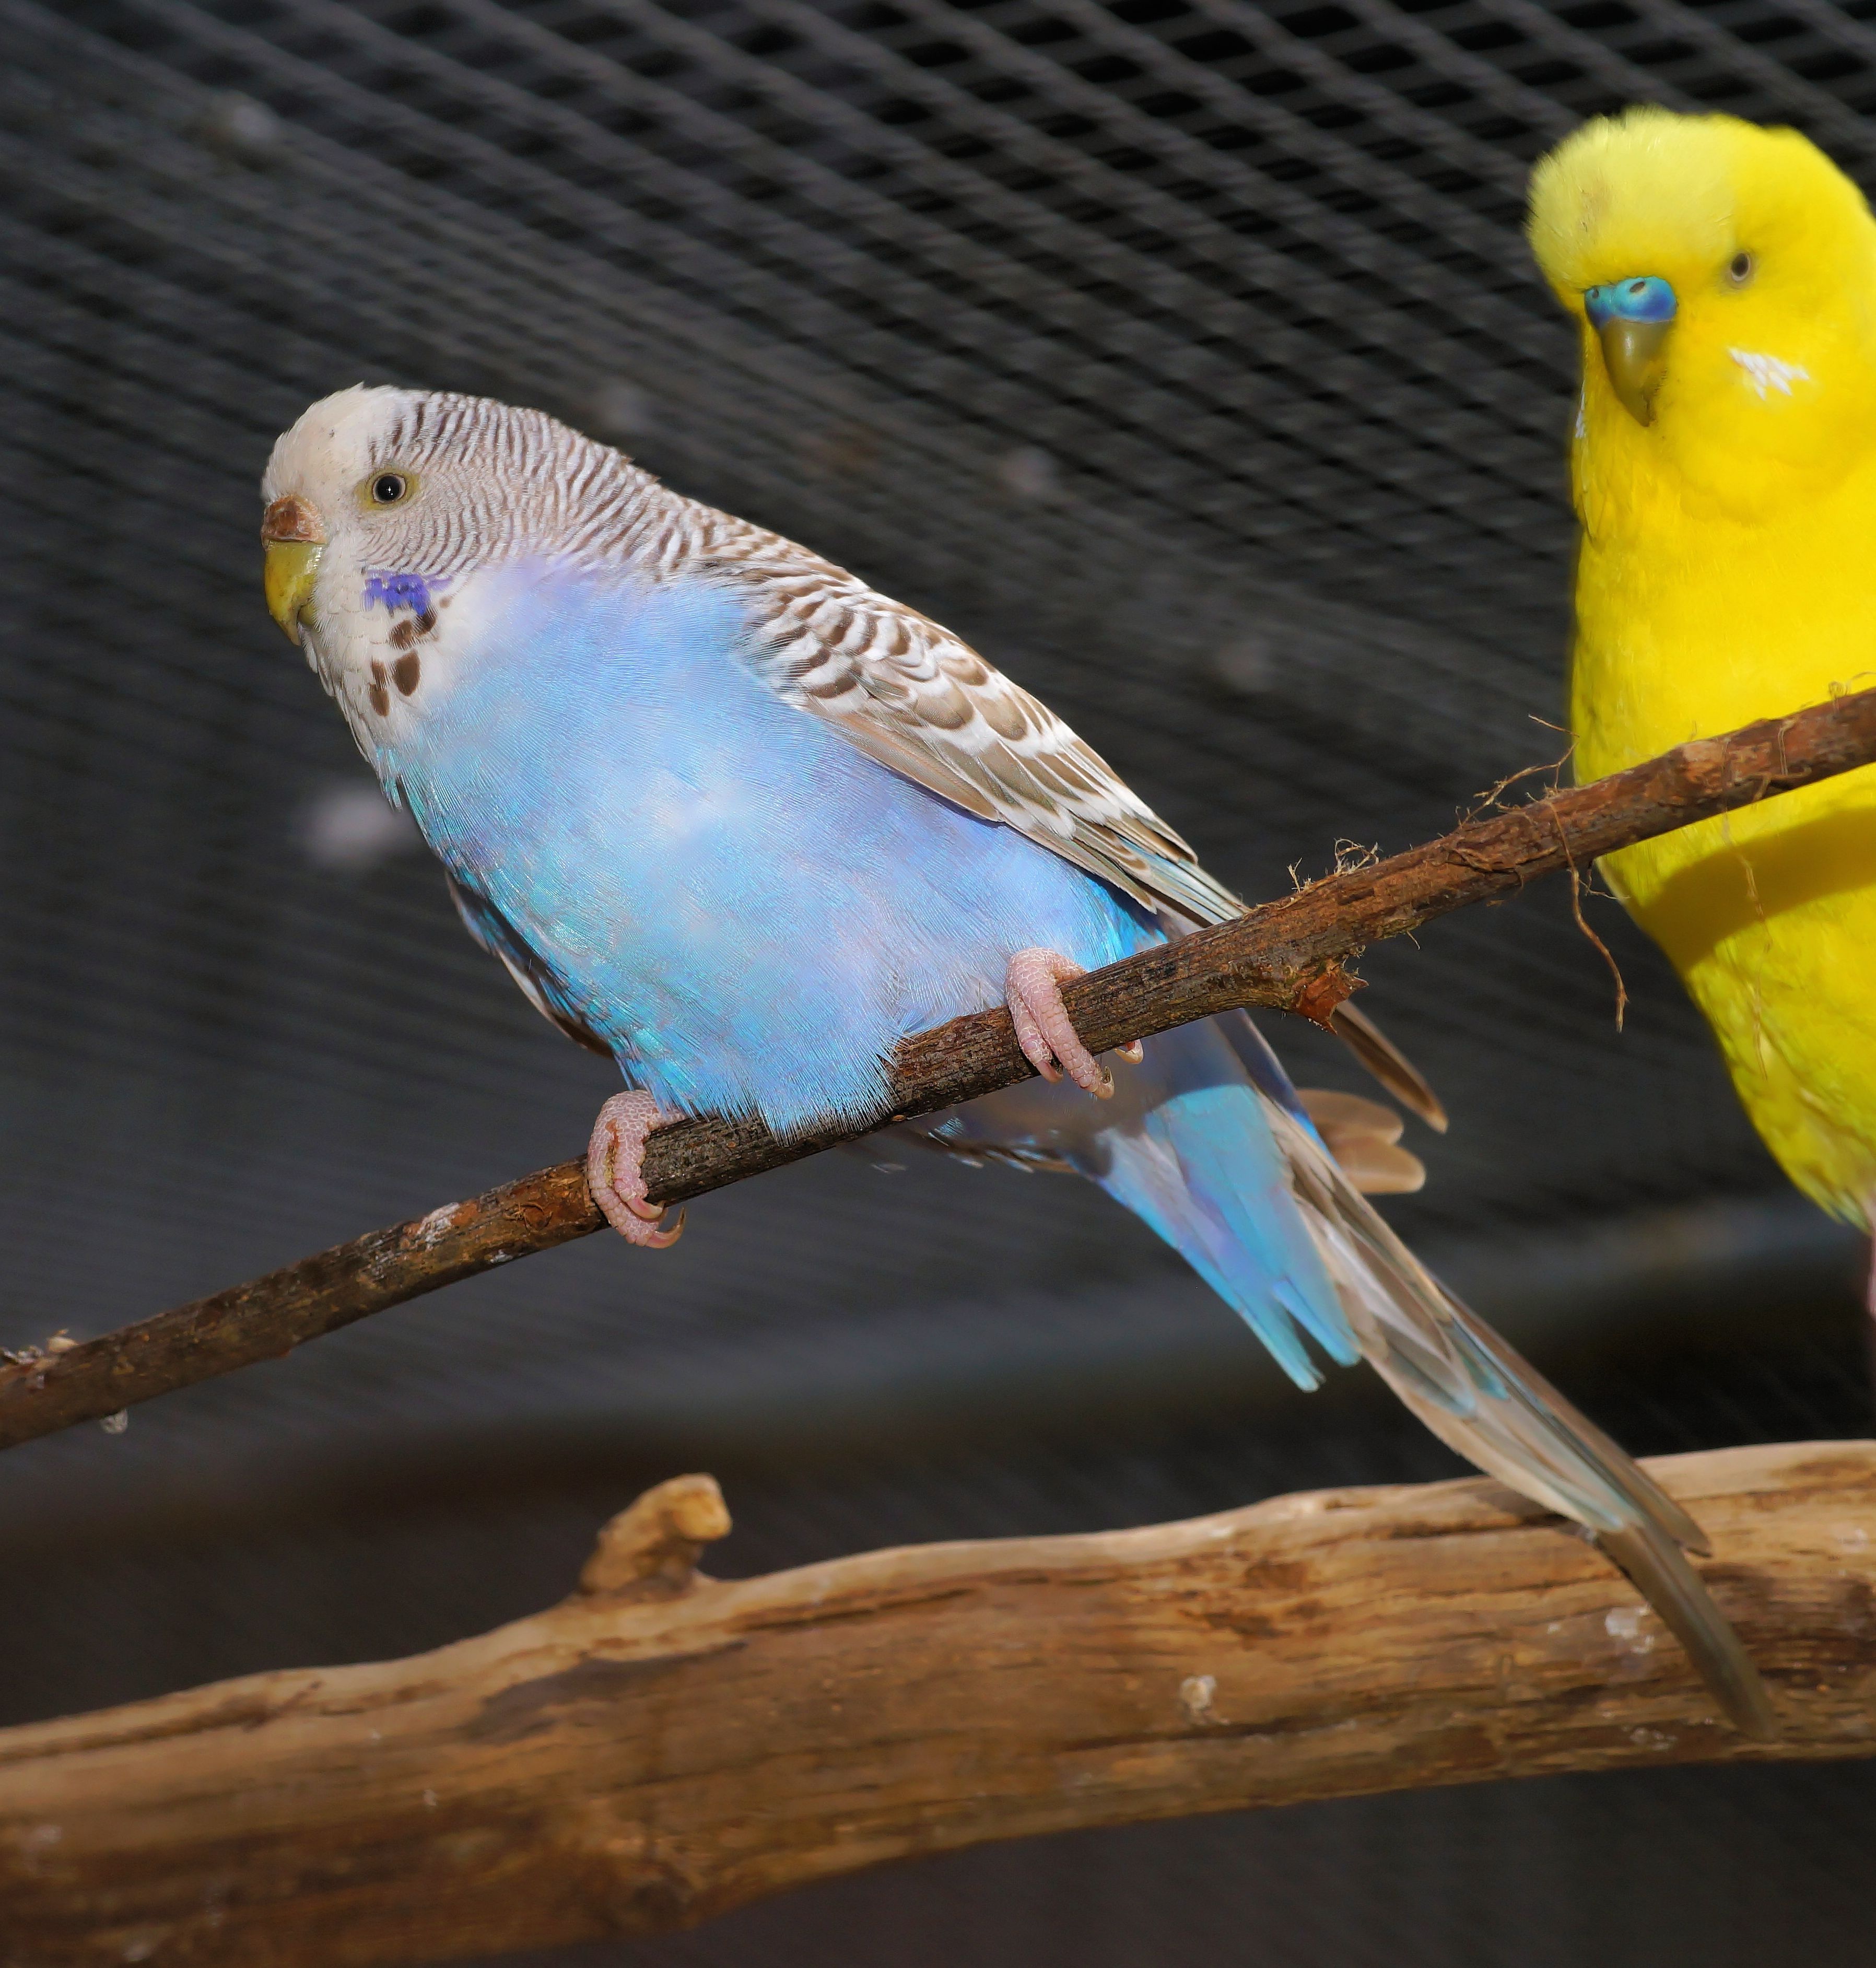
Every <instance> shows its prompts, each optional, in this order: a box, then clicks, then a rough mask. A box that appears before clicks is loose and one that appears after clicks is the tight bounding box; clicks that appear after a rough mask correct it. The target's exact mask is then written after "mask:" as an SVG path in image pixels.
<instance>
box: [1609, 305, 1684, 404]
mask: <svg viewBox="0 0 1876 1968" xmlns="http://www.w3.org/2000/svg"><path fill="white" fill-rule="evenodd" d="M1673 329H1674V323H1673V322H1671V321H1629V320H1625V319H1623V318H1622V316H1612V317H1611V318H1610V319H1609V320H1607V321H1606V322H1603V325H1602V326H1601V328H1599V329H1598V330H1597V331H1596V339H1597V340H1598V341H1600V342H1601V343H1602V345H1603V367H1604V368H1605V369H1606V370H1607V371H1609V386H1610V387H1611V388H1612V389H1613V390H1614V391H1615V392H1616V401H1617V402H1618V403H1620V404H1621V405H1622V408H1623V409H1625V410H1626V411H1627V412H1628V413H1629V416H1632V417H1633V418H1634V419H1635V422H1637V423H1638V424H1651V423H1652V422H1654V397H1655V393H1656V392H1657V391H1658V390H1659V389H1660V388H1661V383H1662V380H1663V379H1664V377H1666V375H1667V338H1668V335H1669V334H1670V333H1671V332H1672V330H1673Z"/></svg>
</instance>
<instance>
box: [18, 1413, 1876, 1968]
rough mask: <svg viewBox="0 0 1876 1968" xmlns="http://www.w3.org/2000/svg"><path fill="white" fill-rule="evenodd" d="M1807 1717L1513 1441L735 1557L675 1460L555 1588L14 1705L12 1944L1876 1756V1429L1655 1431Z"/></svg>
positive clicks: (56, 1966) (114, 1951) (694, 1884)
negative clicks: (1426, 1472)
mask: <svg viewBox="0 0 1876 1968" xmlns="http://www.w3.org/2000/svg"><path fill="white" fill-rule="evenodd" d="M1651 1467H1652V1468H1653V1469H1654V1473H1655V1474H1656V1475H1657V1476H1658V1478H1660V1479H1661V1481H1662V1482H1663V1483H1664V1484H1665V1485H1666V1487H1667V1488H1668V1489H1669V1490H1671V1491H1673V1492H1674V1494H1676V1495H1677V1496H1678V1497H1680V1498H1681V1499H1683V1500H1684V1501H1686V1502H1687V1503H1688V1504H1691V1505H1692V1506H1693V1507H1694V1509H1695V1510H1696V1513H1697V1514H1698V1516H1699V1517H1700V1521H1701V1523H1703V1525H1705V1526H1706V1528H1707V1529H1708V1530H1709V1532H1710V1533H1712V1535H1713V1543H1714V1547H1715V1556H1714V1558H1713V1560H1712V1561H1711V1562H1708V1563H1706V1564H1705V1565H1703V1571H1704V1572H1705V1575H1706V1579H1707V1581H1708V1582H1709V1584H1710V1585H1711V1586H1712V1588H1713V1591H1714V1592H1715V1594H1716V1596H1717V1597H1718V1598H1719V1602H1720V1604H1721V1605H1722V1607H1723V1608H1724V1609H1725V1610H1726V1614H1727V1615H1728V1617H1729V1618H1731V1619H1732V1620H1733V1621H1734V1622H1735V1624H1736V1625H1737V1626H1738V1627H1739V1630H1740V1632H1741V1633H1742V1635H1743V1636H1744V1637H1745V1641H1746V1644H1747V1646H1748V1647H1749V1648H1750V1649H1751V1652H1752V1653H1753V1654H1754V1656H1755V1658H1756V1659H1758V1662H1759V1663H1760V1665H1761V1667H1762V1668H1763V1669H1764V1672H1765V1675H1766V1678H1767V1680H1768V1682H1769V1683H1770V1684H1771V1688H1772V1690H1773V1692H1774V1699H1775V1701H1776V1702H1777V1707H1778V1711H1779V1716H1780V1720H1781V1724H1782V1726H1783V1729H1784V1740H1783V1741H1782V1742H1781V1743H1778V1744H1776V1745H1774V1746H1769V1747H1768V1746H1765V1745H1763V1744H1755V1743H1747V1742H1745V1741H1744V1740H1742V1739H1741V1738H1740V1737H1738V1736H1736V1735H1735V1734H1734V1733H1732V1730H1729V1728H1728V1727H1726V1725H1725V1724H1723V1723H1722V1722H1721V1721H1720V1720H1719V1718H1718V1717H1717V1716H1716V1714H1715V1713H1714V1711H1713V1707H1712V1704H1711V1702H1710V1701H1709V1698H1708V1697H1707V1695H1706V1693H1705V1691H1703V1689H1702V1688H1700V1685H1699V1684H1698V1683H1697V1682H1696V1681H1695V1680H1694V1678H1693V1674H1692V1672H1691V1671H1690V1669H1689V1667H1688V1665H1687V1660H1686V1657H1685V1656H1684V1654H1683V1653H1682V1652H1681V1651H1680V1649H1679V1648H1678V1647H1677V1646H1675V1645H1674V1643H1672V1641H1671V1639H1669V1638H1668V1637H1667V1635H1666V1634H1665V1633H1664V1631H1663V1630H1662V1628H1661V1627H1660V1625H1659V1624H1658V1623H1657V1622H1656V1620H1654V1617H1653V1616H1652V1615H1651V1614H1649V1613H1648V1611H1647V1610H1645V1608H1644V1607H1642V1605H1641V1603H1640V1602H1639V1601H1638V1600H1637V1598H1636V1597H1635V1594H1634V1593H1633V1591H1632V1590H1631V1589H1630V1588H1629V1586H1628V1585H1627V1584H1625V1582H1624V1581H1623V1580H1622V1578H1620V1577H1619V1576H1618V1575H1616V1573H1615V1572H1614V1571H1612V1569H1611V1568H1609V1565H1606V1563H1605V1562H1603V1560H1602V1559H1599V1557H1598V1556H1597V1555H1596V1552H1594V1551H1593V1550H1592V1549H1590V1548H1589V1547H1588V1546H1587V1545H1585V1544H1583V1543H1582V1542H1580V1541H1579V1540H1578V1539H1577V1538H1575V1537H1574V1536H1572V1535H1570V1533H1567V1531H1566V1530H1565V1529H1563V1528H1562V1527H1561V1526H1559V1525H1558V1524H1557V1522H1556V1521H1555V1520H1554V1519H1548V1518H1544V1517H1542V1516H1540V1515H1539V1514H1538V1513H1537V1512H1535V1510H1534V1509H1533V1508H1532V1507H1530V1506H1528V1505H1526V1504H1523V1503H1522V1501H1521V1500H1519V1499H1517V1498H1515V1497H1512V1496H1511V1495H1510V1494H1509V1493H1508V1492H1506V1491H1502V1490H1500V1489H1499V1488H1497V1487H1495V1486H1493V1485H1492V1484H1489V1483H1485V1482H1481V1481H1467V1482H1455V1483H1443V1484H1433V1485H1431V1486H1429V1487H1422V1488H1401V1489H1370V1490H1351V1491H1331V1492H1325V1493H1321V1494H1315V1495H1310V1496H1297V1497H1283V1498H1280V1499H1279V1500H1276V1501H1274V1502H1272V1503H1267V1504H1260V1505H1258V1506H1256V1507H1253V1508H1251V1509H1249V1510H1238V1511H1234V1512H1232V1513H1229V1514H1227V1515H1225V1516H1217V1517H1209V1518H1204V1519H1201V1520H1198V1521H1196V1522H1194V1523H1181V1524H1170V1525H1165V1526H1159V1527H1156V1528H1154V1529H1147V1530H1138V1531H1128V1532H1121V1533H1112V1534H1108V1535H1105V1536H1090V1537H1067V1538H1039V1539H1019V1540H1015V1541H1012V1542H1004V1543H990V1544H955V1545H940V1546H927V1547H924V1548H922V1549H911V1550H904V1551H885V1552H874V1553H872V1554H870V1555H867V1556H865V1557H861V1558H853V1559H843V1560H840V1561H839V1562H834V1563H831V1564H826V1565H815V1566H812V1567H810V1568H807V1569H805V1570H802V1571H791V1572H784V1573H780V1574H778V1575H774V1576H772V1577H768V1578H755V1579H750V1580H746V1581H739V1582H732V1583H719V1582H716V1581H709V1580H706V1579H704V1578H700V1577H698V1576H697V1575H695V1574H694V1571H693V1567H694V1563H695V1560H696V1557H697V1552H698V1551H699V1549H700V1547H701V1546H703V1545H704V1543H706V1542H708V1541H709V1540H710V1539H713V1538H715V1537H717V1536H721V1535H722V1533H723V1531H724V1530H725V1529H726V1528H727V1525H728V1519H727V1516H726V1514H725V1513H724V1511H723V1505H722V1500H721V1499H720V1497H719V1496H718V1494H717V1493H716V1486H715V1484H713V1483H712V1482H711V1481H710V1479H709V1478H707V1477H688V1478H679V1479H678V1481H676V1482H674V1483H671V1484H665V1485H664V1486H662V1487H661V1488H660V1489H658V1490H655V1491H652V1492H651V1493H650V1494H649V1495H648V1496H646V1497H642V1498H641V1499H640V1500H639V1502H638V1503H637V1504H635V1505H634V1506H633V1507H632V1509H631V1510H629V1511H628V1512H626V1514H625V1515H624V1516H623V1517H621V1518H619V1519H618V1520H615V1522H614V1523H613V1525H612V1526H609V1528H608V1529H607V1531H606V1533H605V1535H604V1536H603V1539H602V1542H601V1545H600V1549H599V1550H598V1551H597V1552H596V1553H595V1554H594V1557H593V1559H592V1560H591V1561H590V1562H589V1564H588V1565H587V1569H586V1572H585V1574H584V1577H583V1579H582V1581H581V1590H580V1591H577V1592H576V1593H575V1594H574V1596H573V1597H571V1598H570V1599H569V1600H568V1601H565V1602H564V1603H563V1604H561V1605H558V1606H556V1607H553V1608H551V1610H548V1611H547V1612H545V1613H542V1614H539V1616H537V1617H534V1618H532V1619H527V1620H520V1621H518V1622H517V1623H516V1624H514V1625H513V1626H509V1627H502V1628H500V1630H497V1631H496V1632H494V1633H489V1634H487V1635H484V1636H482V1637H481V1638H480V1639H473V1640H467V1641H464V1642H463V1643H461V1644H459V1645H457V1646H450V1647H445V1648H444V1649H441V1650H440V1651H438V1652H435V1653H432V1654H426V1655H423V1656H419V1657H418V1658H416V1659H411V1660H403V1661H393V1662H387V1663H382V1664H378V1665H370V1666H364V1667H346V1668H337V1669H313V1670H301V1671H295V1672H284V1673H277V1674H266V1675H255V1676H253V1677H251V1678H248V1679H247V1680H243V1681H236V1682H225V1683H223V1684H222V1685H219V1686H216V1687H212V1688H201V1689H198V1690H196V1691H194V1692H192V1693H189V1694H177V1695H173V1696H170V1697H168V1698H165V1699H163V1700H161V1701H149V1702H143V1703H140V1704H137V1705H136V1706H134V1707H128V1708H121V1709H116V1710H112V1711H108V1712H105V1713H103V1714H95V1715H89V1716H80V1717H75V1718H73V1719H72V1720H66V1721H60V1722H53V1723H48V1724H42V1725H38V1726H35V1727H29V1728H22V1729H15V1730H9V1731H7V1732H5V1733H0V1963H5V1968H104V1964H105V1963H110V1964H112V1968H118V1964H121V1963H126V1962H129V1963H137V1962H142V1961H150V1962H154V1963H159V1964H160V1968H215V1964H223V1963H225V1964H228V1968H236V1964H238V1968H368V1964H376V1963H409V1962H421V1961H430V1960H440V1959H445V1958H448V1957H456V1956H464V1955H473V1954H480V1953H494V1952H497V1951H500V1950H504V1949H513V1948H520V1947H542V1946H546V1945H548V1944H555V1943H559V1942H566V1941H573V1940H581V1939H583V1938H588V1937H597V1936H601V1935H608V1934H642V1933H645V1932H649V1931H655V1930H657V1929H660V1928H668V1927H671V1926H674V1925H678V1924H684V1923H687V1922H690V1921H697V1920H700V1919H703V1918H707V1916H709V1915H712V1914H714V1913H717V1912H720V1911H723V1910H724V1909H725V1908H729V1907H733V1906H735V1905H738V1904H739V1903H740V1902H745V1901H747V1900H750V1899H753V1898H757V1897H758V1896H760V1895H764V1894H767V1893H771V1892H776V1891H778V1890H779V1889H783V1888H785V1887H788V1886H792V1885H799V1884H801V1882H804V1881H807V1880H810V1879H823V1878H826V1877H828V1876H830V1875H833V1874H836V1873H846V1872H850V1871H852V1870H854V1869H856V1868H859V1867H861V1866H870V1865H873V1864H875V1863H878V1862H880V1861H881V1860H891V1859H895V1858H899V1857H903V1856H907V1855H909V1854H914V1853H927V1852H934V1851H940V1850H947V1849H951V1848H955V1847H960V1846H965V1845H972V1844H975V1843H980V1842H982V1841H983V1840H991V1839H1005V1838H1014V1837H1023V1836H1025V1835H1027V1834H1032V1833H1037V1832H1044V1831H1056V1830H1066V1829H1069V1828H1070V1827H1081V1826H1088V1825H1101V1824H1121V1823H1124V1822H1127V1821H1136V1820H1140V1819H1147V1818H1159V1817H1173V1816H1177V1815H1181V1814H1187V1813H1192V1812H1198V1811H1224V1810H1230V1809H1233V1808H1239V1807H1242V1806H1245V1805H1276V1804H1286V1803H1292V1802H1295V1801H1299V1800H1302V1799H1305V1798H1326V1797H1336V1796H1343V1795H1350V1794H1354V1793H1357V1792H1375V1791H1387V1790H1396V1789H1401V1788H1410V1787H1424V1786H1427V1785H1435V1784H1447V1783H1461V1782H1476V1781H1478V1780H1480V1779H1487V1778H1496V1777H1508V1776H1518V1775H1535V1774H1539V1773H1542V1772H1553V1771H1561V1770H1588V1769H1614V1768H1620V1767H1635V1766H1651V1765H1654V1764H1659V1763H1666V1762H1700V1761H1709V1762H1719V1761H1729V1760H1734V1759H1766V1758H1771V1757H1781V1756H1782V1757H1803V1758H1822V1757H1842V1756H1868V1755H1870V1754H1871V1753H1876V1443H1868V1442H1852V1443H1810V1444H1798V1445H1790V1446H1785V1447H1780V1448H1759V1449H1741V1450H1732V1451H1728V1452H1723V1453H1721V1454H1717V1455H1696V1456H1684V1457H1678V1458H1671V1459H1668V1460H1666V1461H1659V1462H1656V1463H1654V1464H1653V1465H1651Z"/></svg>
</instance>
